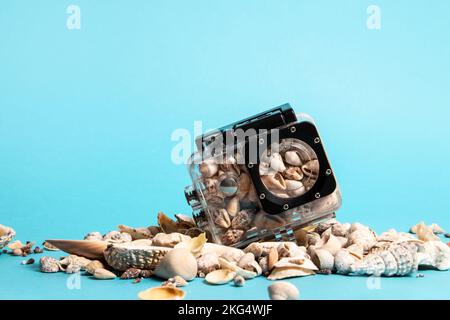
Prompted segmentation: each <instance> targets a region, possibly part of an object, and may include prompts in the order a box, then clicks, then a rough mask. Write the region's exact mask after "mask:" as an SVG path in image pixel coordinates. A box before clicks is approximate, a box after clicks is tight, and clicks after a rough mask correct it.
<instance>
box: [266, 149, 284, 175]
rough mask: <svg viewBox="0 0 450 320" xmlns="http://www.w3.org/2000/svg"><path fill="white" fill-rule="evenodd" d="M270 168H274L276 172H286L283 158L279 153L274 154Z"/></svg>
mask: <svg viewBox="0 0 450 320" xmlns="http://www.w3.org/2000/svg"><path fill="white" fill-rule="evenodd" d="M270 168H272V169H273V170H274V171H276V172H283V171H284V170H286V166H285V165H284V162H283V158H282V157H281V155H280V154H279V153H274V154H272V156H271V157H270Z"/></svg>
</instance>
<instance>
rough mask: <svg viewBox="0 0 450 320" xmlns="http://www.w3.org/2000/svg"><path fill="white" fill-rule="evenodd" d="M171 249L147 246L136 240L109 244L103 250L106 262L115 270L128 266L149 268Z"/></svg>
mask: <svg viewBox="0 0 450 320" xmlns="http://www.w3.org/2000/svg"><path fill="white" fill-rule="evenodd" d="M171 250H173V249H172V248H168V247H156V246H149V245H148V244H142V242H141V240H136V241H133V242H130V243H124V244H111V245H109V246H108V247H107V249H106V250H105V251H104V257H105V259H106V262H107V263H108V264H109V265H110V266H111V267H113V268H114V269H116V270H119V271H125V270H127V269H128V268H137V269H143V270H151V269H153V268H155V267H156V266H157V265H158V263H159V262H160V260H161V259H162V258H163V257H164V256H165V255H166V254H167V253H168V252H169V251H171Z"/></svg>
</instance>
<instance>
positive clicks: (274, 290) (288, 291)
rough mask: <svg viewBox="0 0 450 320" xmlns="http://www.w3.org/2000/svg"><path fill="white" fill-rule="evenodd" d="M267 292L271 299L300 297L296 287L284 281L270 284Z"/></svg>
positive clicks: (294, 298) (295, 298)
mask: <svg viewBox="0 0 450 320" xmlns="http://www.w3.org/2000/svg"><path fill="white" fill-rule="evenodd" d="M268 292H269V297H270V299H271V300H297V299H298V298H299V297H300V293H299V291H298V289H297V287H296V286H294V285H293V284H291V283H289V282H285V281H280V282H276V283H274V284H271V285H270V286H269V287H268Z"/></svg>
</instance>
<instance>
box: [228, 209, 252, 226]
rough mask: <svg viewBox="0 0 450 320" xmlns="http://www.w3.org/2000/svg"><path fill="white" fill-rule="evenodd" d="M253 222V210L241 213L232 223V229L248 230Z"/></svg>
mask: <svg viewBox="0 0 450 320" xmlns="http://www.w3.org/2000/svg"><path fill="white" fill-rule="evenodd" d="M252 220H253V211H252V210H241V211H239V212H238V213H237V214H236V215H235V217H234V218H233V220H232V221H231V227H232V228H234V229H241V230H247V229H248V228H249V227H250V224H251V223H252Z"/></svg>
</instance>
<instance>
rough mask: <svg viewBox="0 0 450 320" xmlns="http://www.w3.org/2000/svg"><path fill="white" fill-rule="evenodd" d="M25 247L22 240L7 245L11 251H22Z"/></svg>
mask: <svg viewBox="0 0 450 320" xmlns="http://www.w3.org/2000/svg"><path fill="white" fill-rule="evenodd" d="M23 246H24V244H23V243H22V241H20V240H17V241H14V242H11V243H10V244H8V245H7V247H8V248H9V249H11V250H16V249H22V248H23Z"/></svg>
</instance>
